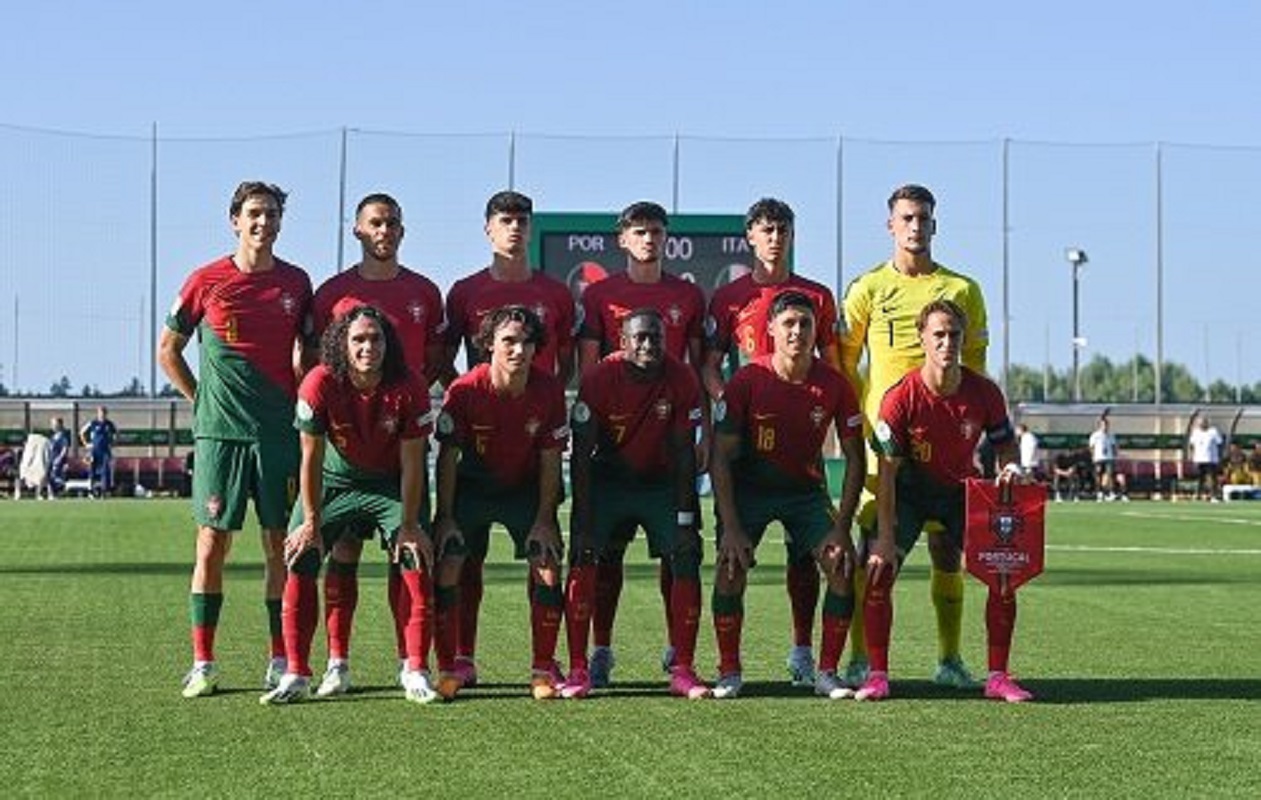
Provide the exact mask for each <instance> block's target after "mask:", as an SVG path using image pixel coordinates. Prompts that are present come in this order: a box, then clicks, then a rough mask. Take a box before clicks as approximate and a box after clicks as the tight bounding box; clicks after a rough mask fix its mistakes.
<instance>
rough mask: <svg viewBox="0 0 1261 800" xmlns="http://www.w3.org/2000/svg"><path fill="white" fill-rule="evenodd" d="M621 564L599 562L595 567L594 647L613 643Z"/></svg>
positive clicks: (620, 590) (620, 591)
mask: <svg viewBox="0 0 1261 800" xmlns="http://www.w3.org/2000/svg"><path fill="white" fill-rule="evenodd" d="M622 581H623V572H622V562H621V561H617V562H613V563H607V562H601V563H599V564H597V565H596V575H595V611H594V612H593V613H592V616H591V627H592V632H591V636H592V638H593V639H594V640H595V645H596V647H608V646H610V645H611V644H612V643H613V620H614V619H615V618H616V617H617V603H618V600H619V599H620V598H621V596H622Z"/></svg>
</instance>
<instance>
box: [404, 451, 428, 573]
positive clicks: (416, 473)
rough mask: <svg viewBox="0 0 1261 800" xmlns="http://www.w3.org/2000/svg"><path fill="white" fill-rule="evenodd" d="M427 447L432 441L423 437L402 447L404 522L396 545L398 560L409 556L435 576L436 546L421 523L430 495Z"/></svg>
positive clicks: (414, 562)
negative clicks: (403, 556)
mask: <svg viewBox="0 0 1261 800" xmlns="http://www.w3.org/2000/svg"><path fill="white" fill-rule="evenodd" d="M427 445H428V440H427V439H426V438H425V437H423V436H421V437H416V438H415V439H404V440H403V441H402V442H401V443H400V444H399V470H400V474H401V481H402V485H401V486H400V495H401V496H402V501H403V521H402V523H401V524H400V525H399V530H398V539H397V540H396V541H395V543H394V559H395V560H396V561H397V560H401V557H402V555H403V554H404V553H408V554H410V555H411V558H412V563H413V564H423V565H424V567H425V569H426V570H427V571H429V572H431V573H432V571H433V559H434V548H433V542H432V541H431V540H430V539H429V537H428V536H426V535H425V533H424V523H423V522H422V521H421V519H420V509H421V507H422V505H423V502H424V498H425V497H426V496H427V495H428V494H429V476H428V472H429V470H428V469H426V466H427V465H426V463H425V453H426V450H427Z"/></svg>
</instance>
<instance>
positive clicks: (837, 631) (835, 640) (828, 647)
mask: <svg viewBox="0 0 1261 800" xmlns="http://www.w3.org/2000/svg"><path fill="white" fill-rule="evenodd" d="M853 617H854V596H853V595H852V594H835V593H834V592H832V591H831V590H830V589H829V590H828V592H827V593H826V594H825V595H824V596H823V641H822V643H821V644H820V646H819V669H820V670H822V671H823V672H836V668H837V666H838V665H839V664H840V661H841V651H842V650H844V649H845V637H846V635H848V634H849V625H850V620H851V619H853Z"/></svg>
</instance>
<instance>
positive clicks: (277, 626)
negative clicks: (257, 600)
mask: <svg viewBox="0 0 1261 800" xmlns="http://www.w3.org/2000/svg"><path fill="white" fill-rule="evenodd" d="M263 603H264V605H266V606H267V633H268V636H269V647H270V649H271V657H272V658H281V657H283V656H284V654H285V636H284V628H283V625H282V624H281V622H280V606H281V598H279V597H274V598H268V599H266V600H264V601H263Z"/></svg>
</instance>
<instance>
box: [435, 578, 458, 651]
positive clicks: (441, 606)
mask: <svg viewBox="0 0 1261 800" xmlns="http://www.w3.org/2000/svg"><path fill="white" fill-rule="evenodd" d="M433 594H434V609H435V610H434V652H435V654H436V655H437V657H438V669H439V670H440V671H442V672H450V671H451V670H453V669H455V648H456V643H457V641H458V639H459V636H460V587H459V586H435V587H434V591H433Z"/></svg>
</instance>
